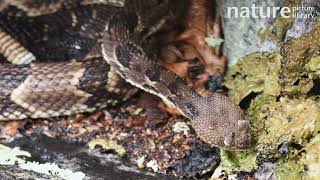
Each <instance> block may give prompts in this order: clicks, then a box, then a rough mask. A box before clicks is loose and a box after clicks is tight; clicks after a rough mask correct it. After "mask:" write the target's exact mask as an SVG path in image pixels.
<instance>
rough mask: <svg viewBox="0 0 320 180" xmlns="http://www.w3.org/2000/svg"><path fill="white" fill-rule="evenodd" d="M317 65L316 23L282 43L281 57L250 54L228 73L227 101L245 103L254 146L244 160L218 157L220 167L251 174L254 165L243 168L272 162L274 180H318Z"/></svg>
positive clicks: (319, 35) (319, 34)
mask: <svg viewBox="0 0 320 180" xmlns="http://www.w3.org/2000/svg"><path fill="white" fill-rule="evenodd" d="M319 64H320V23H319V22H318V24H316V25H315V26H314V29H312V30H311V31H310V32H309V33H306V34H305V35H304V36H302V37H300V38H297V39H292V40H290V41H289V42H288V43H286V44H284V45H283V46H282V51H281V54H278V53H265V52H257V53H253V54H251V55H248V56H246V57H244V58H242V59H241V60H240V61H238V63H237V64H236V65H234V66H233V67H232V68H231V69H230V70H229V72H228V74H227V76H226V82H225V85H226V86H227V87H228V88H229V96H230V97H231V98H233V100H234V101H235V102H237V103H240V102H246V103H248V109H247V110H246V117H247V119H248V120H249V121H250V124H251V127H252V131H253V134H254V136H255V139H256V144H255V146H254V147H253V150H252V151H250V152H251V153H250V154H246V155H243V152H233V153H230V152H222V154H221V156H222V164H223V165H224V166H226V167H229V168H230V169H232V170H244V171H250V170H252V169H254V168H256V166H248V164H249V165H252V164H260V163H262V162H265V161H272V162H275V163H277V169H276V175H277V179H301V178H306V179H316V178H317V177H319V176H320V173H318V172H319V167H320V155H318V154H319V151H320V137H319V136H320V133H319V132H320V103H319V93H317V92H313V91H311V90H312V89H313V88H314V86H315V82H317V81H316V80H319V78H320V65H319ZM311 92H312V93H311ZM252 93H255V96H250V94H252ZM244 99H245V101H243V100H244ZM279 148H280V149H281V148H283V149H285V150H283V149H282V150H283V151H282V150H279ZM303 152H304V153H303ZM246 153H248V152H246ZM246 157H249V158H248V159H249V160H248V159H247V158H246ZM250 157H251V158H250ZM252 157H255V158H252ZM244 159H245V160H246V161H244ZM248 162H249V163H248ZM303 167H306V168H303Z"/></svg>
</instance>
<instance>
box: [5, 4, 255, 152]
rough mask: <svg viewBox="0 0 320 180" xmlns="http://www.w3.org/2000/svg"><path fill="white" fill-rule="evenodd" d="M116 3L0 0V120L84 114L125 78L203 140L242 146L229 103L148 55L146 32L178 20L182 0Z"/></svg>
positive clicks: (123, 94) (110, 98)
mask: <svg viewBox="0 0 320 180" xmlns="http://www.w3.org/2000/svg"><path fill="white" fill-rule="evenodd" d="M98 2H99V3H98ZM121 2H122V1H120V0H117V1H110V2H109V3H107V2H103V1H89V0H79V1H72V0H69V1H62V0H49V1H48V0H47V1H44V0H43V1H42V0H19V1H18V0H0V4H1V5H0V62H1V64H0V120H10V119H24V118H48V117H55V116H67V115H71V114H75V113H81V112H92V111H94V110H97V109H99V108H102V107H106V106H109V105H113V104H116V103H117V102H118V101H124V100H126V99H128V97H130V95H131V94H133V93H134V92H135V91H136V89H135V88H133V87H131V86H129V85H128V84H127V83H126V82H124V81H123V79H125V80H126V81H127V82H129V83H130V84H132V85H134V86H136V87H138V88H140V89H143V90H145V91H147V92H150V93H152V94H155V95H157V96H159V97H160V98H162V99H163V100H164V101H166V102H167V103H171V104H172V105H174V106H175V107H177V108H178V109H179V110H180V111H181V112H182V113H183V114H184V115H185V116H186V117H187V118H189V119H190V120H191V122H192V126H193V128H194V129H195V131H196V133H197V135H198V136H199V137H200V138H201V139H203V140H204V141H205V142H207V143H209V144H212V145H214V146H218V147H221V148H225V149H232V150H236V149H245V148H248V147H250V145H251V144H252V141H253V137H252V134H251V131H250V127H249V124H248V122H247V121H246V120H245V119H244V115H243V112H242V110H241V109H240V108H239V107H238V106H237V105H235V104H233V103H232V102H231V100H229V98H228V97H226V96H223V95H220V94H217V93H216V94H215V95H214V96H210V97H201V96H200V95H199V94H197V93H196V92H195V91H194V90H192V89H191V88H190V87H188V85H187V83H186V82H185V81H184V80H183V79H181V78H179V77H178V76H177V75H175V74H174V73H172V72H170V71H168V70H167V69H165V68H164V67H162V66H161V65H159V64H157V63H156V62H155V61H154V60H153V59H154V55H153V54H155V51H156V49H157V48H156V47H155V46H156V44H157V43H156V41H152V39H153V38H152V37H153V36H152V35H154V34H155V33H157V32H159V31H161V30H162V28H163V27H165V26H170V24H174V22H175V21H177V20H178V19H179V18H183V17H182V16H183V12H185V11H186V10H187V9H186V8H188V1H187V0H174V1H173V0H127V1H126V2H125V3H124V5H123V4H122V3H121ZM119 75H120V76H121V77H122V78H123V79H122V78H120V76H119Z"/></svg>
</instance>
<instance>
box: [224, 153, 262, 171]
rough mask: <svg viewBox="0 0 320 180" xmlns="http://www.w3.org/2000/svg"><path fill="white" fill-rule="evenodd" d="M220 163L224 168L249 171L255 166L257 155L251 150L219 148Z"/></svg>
mask: <svg viewBox="0 0 320 180" xmlns="http://www.w3.org/2000/svg"><path fill="white" fill-rule="evenodd" d="M220 156H221V163H222V166H223V167H225V168H229V169H232V170H235V171H245V172H250V171H252V170H254V169H256V168H257V163H256V159H257V156H256V154H255V153H253V151H249V150H248V151H239V152H234V151H225V150H221V152H220Z"/></svg>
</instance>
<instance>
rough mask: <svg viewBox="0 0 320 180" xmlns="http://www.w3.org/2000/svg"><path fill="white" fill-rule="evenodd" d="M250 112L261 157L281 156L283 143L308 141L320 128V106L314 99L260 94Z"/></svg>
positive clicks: (257, 148) (303, 142)
mask: <svg viewBox="0 0 320 180" xmlns="http://www.w3.org/2000/svg"><path fill="white" fill-rule="evenodd" d="M247 113H248V116H249V117H250V122H251V124H252V129H253V131H254V133H255V136H256V139H257V146H256V150H257V151H258V152H259V157H260V158H261V159H262V158H275V157H281V156H282V154H281V153H279V151H278V146H279V145H281V144H288V143H289V144H290V142H294V143H298V144H300V145H304V144H306V143H308V138H309V137H310V136H314V135H315V134H317V133H318V131H320V122H319V119H320V106H319V103H318V102H317V101H315V100H314V99H303V98H299V99H289V98H286V97H283V98H280V100H279V101H277V100H276V98H275V97H272V96H259V97H257V98H256V99H255V100H254V102H253V103H252V104H251V106H250V108H249V110H248V112H247ZM289 148H290V147H289ZM290 150H291V151H295V149H294V148H291V149H290Z"/></svg>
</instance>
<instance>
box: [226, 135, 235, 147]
mask: <svg viewBox="0 0 320 180" xmlns="http://www.w3.org/2000/svg"><path fill="white" fill-rule="evenodd" d="M233 140H234V133H231V134H229V135H228V136H226V137H224V140H223V143H224V145H226V146H227V147H229V146H231V145H232V142H233Z"/></svg>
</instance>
